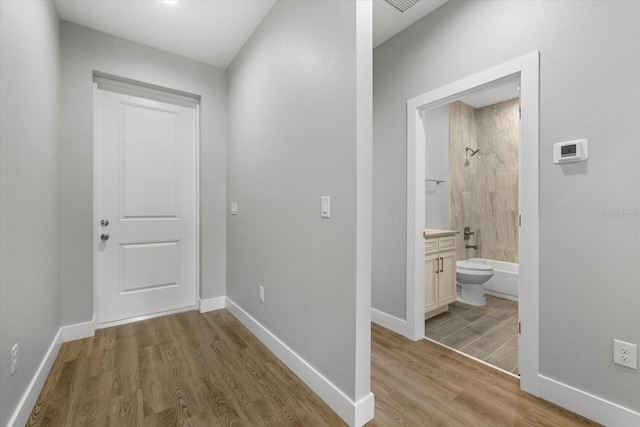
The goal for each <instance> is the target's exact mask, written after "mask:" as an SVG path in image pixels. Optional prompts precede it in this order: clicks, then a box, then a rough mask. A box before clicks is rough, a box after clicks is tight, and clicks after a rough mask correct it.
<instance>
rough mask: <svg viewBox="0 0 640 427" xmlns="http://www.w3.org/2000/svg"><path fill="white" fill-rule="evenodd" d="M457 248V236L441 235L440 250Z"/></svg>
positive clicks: (439, 240)
mask: <svg viewBox="0 0 640 427" xmlns="http://www.w3.org/2000/svg"><path fill="white" fill-rule="evenodd" d="M455 248H456V236H451V237H440V238H439V239H438V250H439V251H448V250H453V249H455Z"/></svg>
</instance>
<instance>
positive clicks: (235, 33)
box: [55, 0, 446, 68]
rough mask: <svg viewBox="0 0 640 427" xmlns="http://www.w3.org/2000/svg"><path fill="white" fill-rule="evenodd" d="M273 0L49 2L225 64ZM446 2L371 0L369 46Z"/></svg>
mask: <svg viewBox="0 0 640 427" xmlns="http://www.w3.org/2000/svg"><path fill="white" fill-rule="evenodd" d="M275 2H276V0H181V1H177V2H176V1H173V2H171V1H164V0H126V1H125V0H81V1H80V0H55V5H56V9H57V10H58V15H59V16H60V18H61V19H63V20H65V21H69V22H74V23H76V24H79V25H82V26H85V27H89V28H93V29H95V30H98V31H102V32H105V33H108V34H112V35H114V36H117V37H121V38H124V39H127V40H131V41H134V42H137V43H141V44H145V45H147V46H151V47H155V48H157V49H161V50H164V51H166V52H170V53H174V54H176V55H180V56H184V57H186V58H190V59H193V60H196V61H200V62H204V63H206V64H210V65H213V66H214V67H218V68H227V67H228V66H229V64H230V63H231V61H233V58H234V57H235V56H236V54H237V53H238V52H239V51H240V49H241V48H242V46H244V44H245V43H246V42H247V40H248V39H249V37H251V34H253V32H254V31H255V29H256V28H257V27H258V25H259V24H260V22H262V20H263V19H264V17H265V16H266V15H267V13H269V11H270V10H271V8H272V7H273V5H274V4H275ZM445 2H446V0H421V1H420V2H419V3H418V4H416V5H415V6H413V7H411V9H409V10H408V11H406V12H405V13H404V14H400V13H399V12H397V11H396V10H394V9H393V8H392V7H391V6H389V5H387V4H386V3H384V2H383V1H382V0H375V1H374V2H373V44H374V47H376V46H378V45H379V44H381V43H383V42H384V41H386V40H388V39H389V38H391V37H393V36H394V35H395V34H397V33H399V32H400V31H402V30H403V29H405V28H407V27H408V26H409V25H411V24H413V23H414V22H416V21H417V20H419V19H420V18H422V17H423V16H425V15H426V14H428V13H429V12H431V11H433V10H434V9H436V8H437V7H439V6H441V5H442V4H444V3H445Z"/></svg>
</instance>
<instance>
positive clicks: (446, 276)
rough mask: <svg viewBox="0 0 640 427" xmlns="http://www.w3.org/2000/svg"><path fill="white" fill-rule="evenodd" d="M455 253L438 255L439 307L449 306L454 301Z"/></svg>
mask: <svg viewBox="0 0 640 427" xmlns="http://www.w3.org/2000/svg"><path fill="white" fill-rule="evenodd" d="M455 256H456V254H455V252H445V253H440V263H441V264H442V265H441V268H440V270H441V271H440V277H439V279H440V281H439V282H438V286H439V288H438V298H439V302H440V306H442V305H445V304H451V303H452V302H455V300H456V261H455V259H456V258H455Z"/></svg>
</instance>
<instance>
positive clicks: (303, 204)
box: [227, 1, 373, 410]
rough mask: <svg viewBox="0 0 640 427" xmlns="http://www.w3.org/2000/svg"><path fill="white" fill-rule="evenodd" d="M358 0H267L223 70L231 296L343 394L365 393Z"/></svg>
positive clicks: (367, 123)
mask: <svg viewBox="0 0 640 427" xmlns="http://www.w3.org/2000/svg"><path fill="white" fill-rule="evenodd" d="M358 3H359V2H353V1H348V2H278V3H276V4H275V6H274V7H273V9H272V10H271V12H270V13H269V14H268V15H267V17H266V18H265V20H264V21H263V22H262V24H261V25H260V26H259V27H258V29H257V30H256V32H255V33H254V34H253V36H252V37H251V39H250V40H249V41H248V42H247V44H246V45H245V46H244V48H243V49H242V51H241V52H240V53H239V54H238V56H237V57H236V58H235V60H234V61H233V63H232V64H231V66H230V67H229V69H228V80H229V98H228V99H229V151H228V153H229V157H228V170H229V175H228V178H229V180H228V201H229V202H237V203H238V215H234V216H230V217H229V220H228V224H229V226H228V240H227V241H228V245H227V251H228V252H227V261H228V268H227V272H228V279H227V280H228V281H227V296H228V297H229V298H230V299H231V300H233V301H234V302H235V303H236V304H237V305H239V306H240V307H242V309H244V310H245V311H246V312H247V313H249V314H250V315H251V316H252V317H253V318H254V319H255V321H256V322H258V323H259V324H261V325H262V326H263V327H264V328H266V329H267V330H268V331H269V332H270V333H271V334H273V335H275V336H276V337H277V338H278V339H279V340H280V341H281V342H283V343H284V345H286V346H287V347H288V348H289V349H290V351H292V352H295V353H296V354H297V355H299V356H300V357H301V358H302V359H303V360H304V361H305V363H308V364H309V365H310V366H312V367H313V368H314V369H315V370H316V371H317V372H318V373H319V374H320V375H322V376H323V377H324V378H325V381H329V382H330V383H332V384H333V385H334V386H335V387H336V388H337V389H338V390H340V392H341V393H343V394H344V396H347V397H348V398H349V399H350V400H351V401H352V402H353V403H352V404H355V403H356V402H359V401H360V399H362V398H364V397H367V396H369V395H370V392H369V381H370V379H369V366H370V294H369V289H370V261H371V258H370V248H371V246H370V238H371V227H370V224H371V223H370V218H371V211H370V194H371V181H370V179H371V160H370V155H371V135H370V132H371V112H370V111H371V110H370V108H371V39H370V37H371V17H370V14H369V18H368V19H369V20H368V22H366V20H364V21H363V22H361V21H360V19H361V18H360V15H359V14H358V12H357V11H358V9H359V8H360V7H363V6H364V7H367V6H368V7H369V8H371V4H370V3H369V4H367V3H365V2H362V5H358ZM367 36H368V37H369V38H368V39H367ZM367 42H368V45H367ZM321 196H330V197H331V218H329V219H323V218H321V217H320V197H321ZM258 286H263V287H264V291H265V298H264V303H260V302H259V301H258ZM333 400H334V402H335V401H336V399H333ZM371 401H372V399H371ZM334 409H335V408H334ZM371 410H373V408H371Z"/></svg>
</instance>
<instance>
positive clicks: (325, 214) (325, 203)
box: [320, 196, 331, 218]
mask: <svg viewBox="0 0 640 427" xmlns="http://www.w3.org/2000/svg"><path fill="white" fill-rule="evenodd" d="M320 217H322V218H330V217H331V197H329V196H322V197H320Z"/></svg>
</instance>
